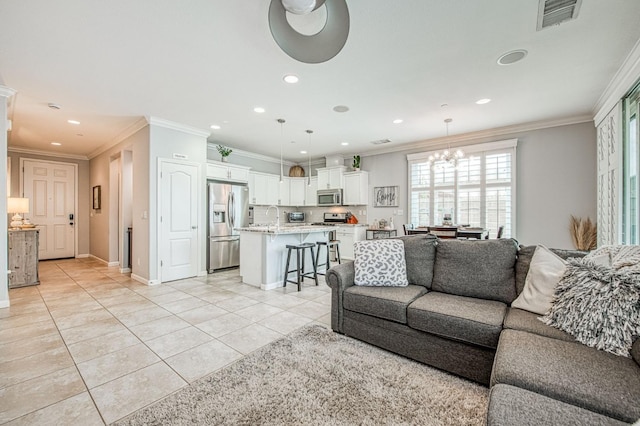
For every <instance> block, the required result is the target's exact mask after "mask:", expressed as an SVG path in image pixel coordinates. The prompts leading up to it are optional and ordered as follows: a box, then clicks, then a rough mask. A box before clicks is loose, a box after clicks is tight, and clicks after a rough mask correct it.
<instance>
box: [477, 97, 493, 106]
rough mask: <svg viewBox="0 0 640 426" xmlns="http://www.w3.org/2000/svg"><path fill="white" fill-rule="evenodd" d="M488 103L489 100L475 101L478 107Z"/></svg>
mask: <svg viewBox="0 0 640 426" xmlns="http://www.w3.org/2000/svg"><path fill="white" fill-rule="evenodd" d="M489 102H491V99H489V98H484V99H478V100H477V101H476V103H477V104H478V105H484V104H488V103H489Z"/></svg>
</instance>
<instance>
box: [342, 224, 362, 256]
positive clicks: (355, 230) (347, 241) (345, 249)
mask: <svg viewBox="0 0 640 426" xmlns="http://www.w3.org/2000/svg"><path fill="white" fill-rule="evenodd" d="M366 229H367V228H366V227H365V226H336V239H338V240H340V257H341V258H342V259H346V260H353V259H354V258H355V256H354V252H353V245H354V243H356V242H357V241H362V240H364V239H365V238H366Z"/></svg>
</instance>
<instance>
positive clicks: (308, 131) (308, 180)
mask: <svg viewBox="0 0 640 426" xmlns="http://www.w3.org/2000/svg"><path fill="white" fill-rule="evenodd" d="M306 132H307V134H308V135H309V149H308V150H307V151H308V152H309V156H308V160H309V165H308V169H307V171H308V172H307V174H308V175H309V178H308V179H307V186H311V134H312V133H313V130H306Z"/></svg>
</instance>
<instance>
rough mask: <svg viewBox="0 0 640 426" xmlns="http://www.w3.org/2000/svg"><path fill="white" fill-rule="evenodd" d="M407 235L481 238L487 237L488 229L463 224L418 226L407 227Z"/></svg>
mask: <svg viewBox="0 0 640 426" xmlns="http://www.w3.org/2000/svg"><path fill="white" fill-rule="evenodd" d="M407 234H408V235H416V234H433V235H436V236H438V237H440V238H468V239H471V240H473V239H475V240H482V239H485V238H488V236H489V230H488V229H485V228H478V227H468V226H467V227H464V226H455V225H453V226H431V227H429V226H418V227H416V228H413V229H407Z"/></svg>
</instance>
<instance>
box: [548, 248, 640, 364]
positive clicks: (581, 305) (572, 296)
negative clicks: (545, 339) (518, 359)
mask: <svg viewBox="0 0 640 426" xmlns="http://www.w3.org/2000/svg"><path fill="white" fill-rule="evenodd" d="M555 296H556V300H555V303H554V304H553V306H552V307H551V309H550V311H549V312H548V313H547V314H546V315H545V316H544V317H542V321H543V322H544V323H545V324H547V325H550V326H553V327H556V328H559V329H560V330H563V331H566V332H567V333H569V334H571V335H572V336H574V337H575V338H576V340H578V341H580V342H582V343H584V344H585V345H587V346H591V347H594V348H597V349H600V350H604V351H607V352H611V353H613V354H616V355H621V356H626V357H629V356H630V354H629V351H630V350H631V345H632V344H633V338H634V337H635V336H639V335H640V275H638V274H633V273H630V272H628V271H625V270H616V269H612V268H607V267H605V266H600V265H595V264H593V263H592V262H591V261H590V260H589V259H587V258H585V259H583V260H580V259H569V260H568V261H567V270H566V272H565V274H564V276H563V277H562V279H561V280H560V283H559V284H558V286H557V288H556V292H555Z"/></svg>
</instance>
